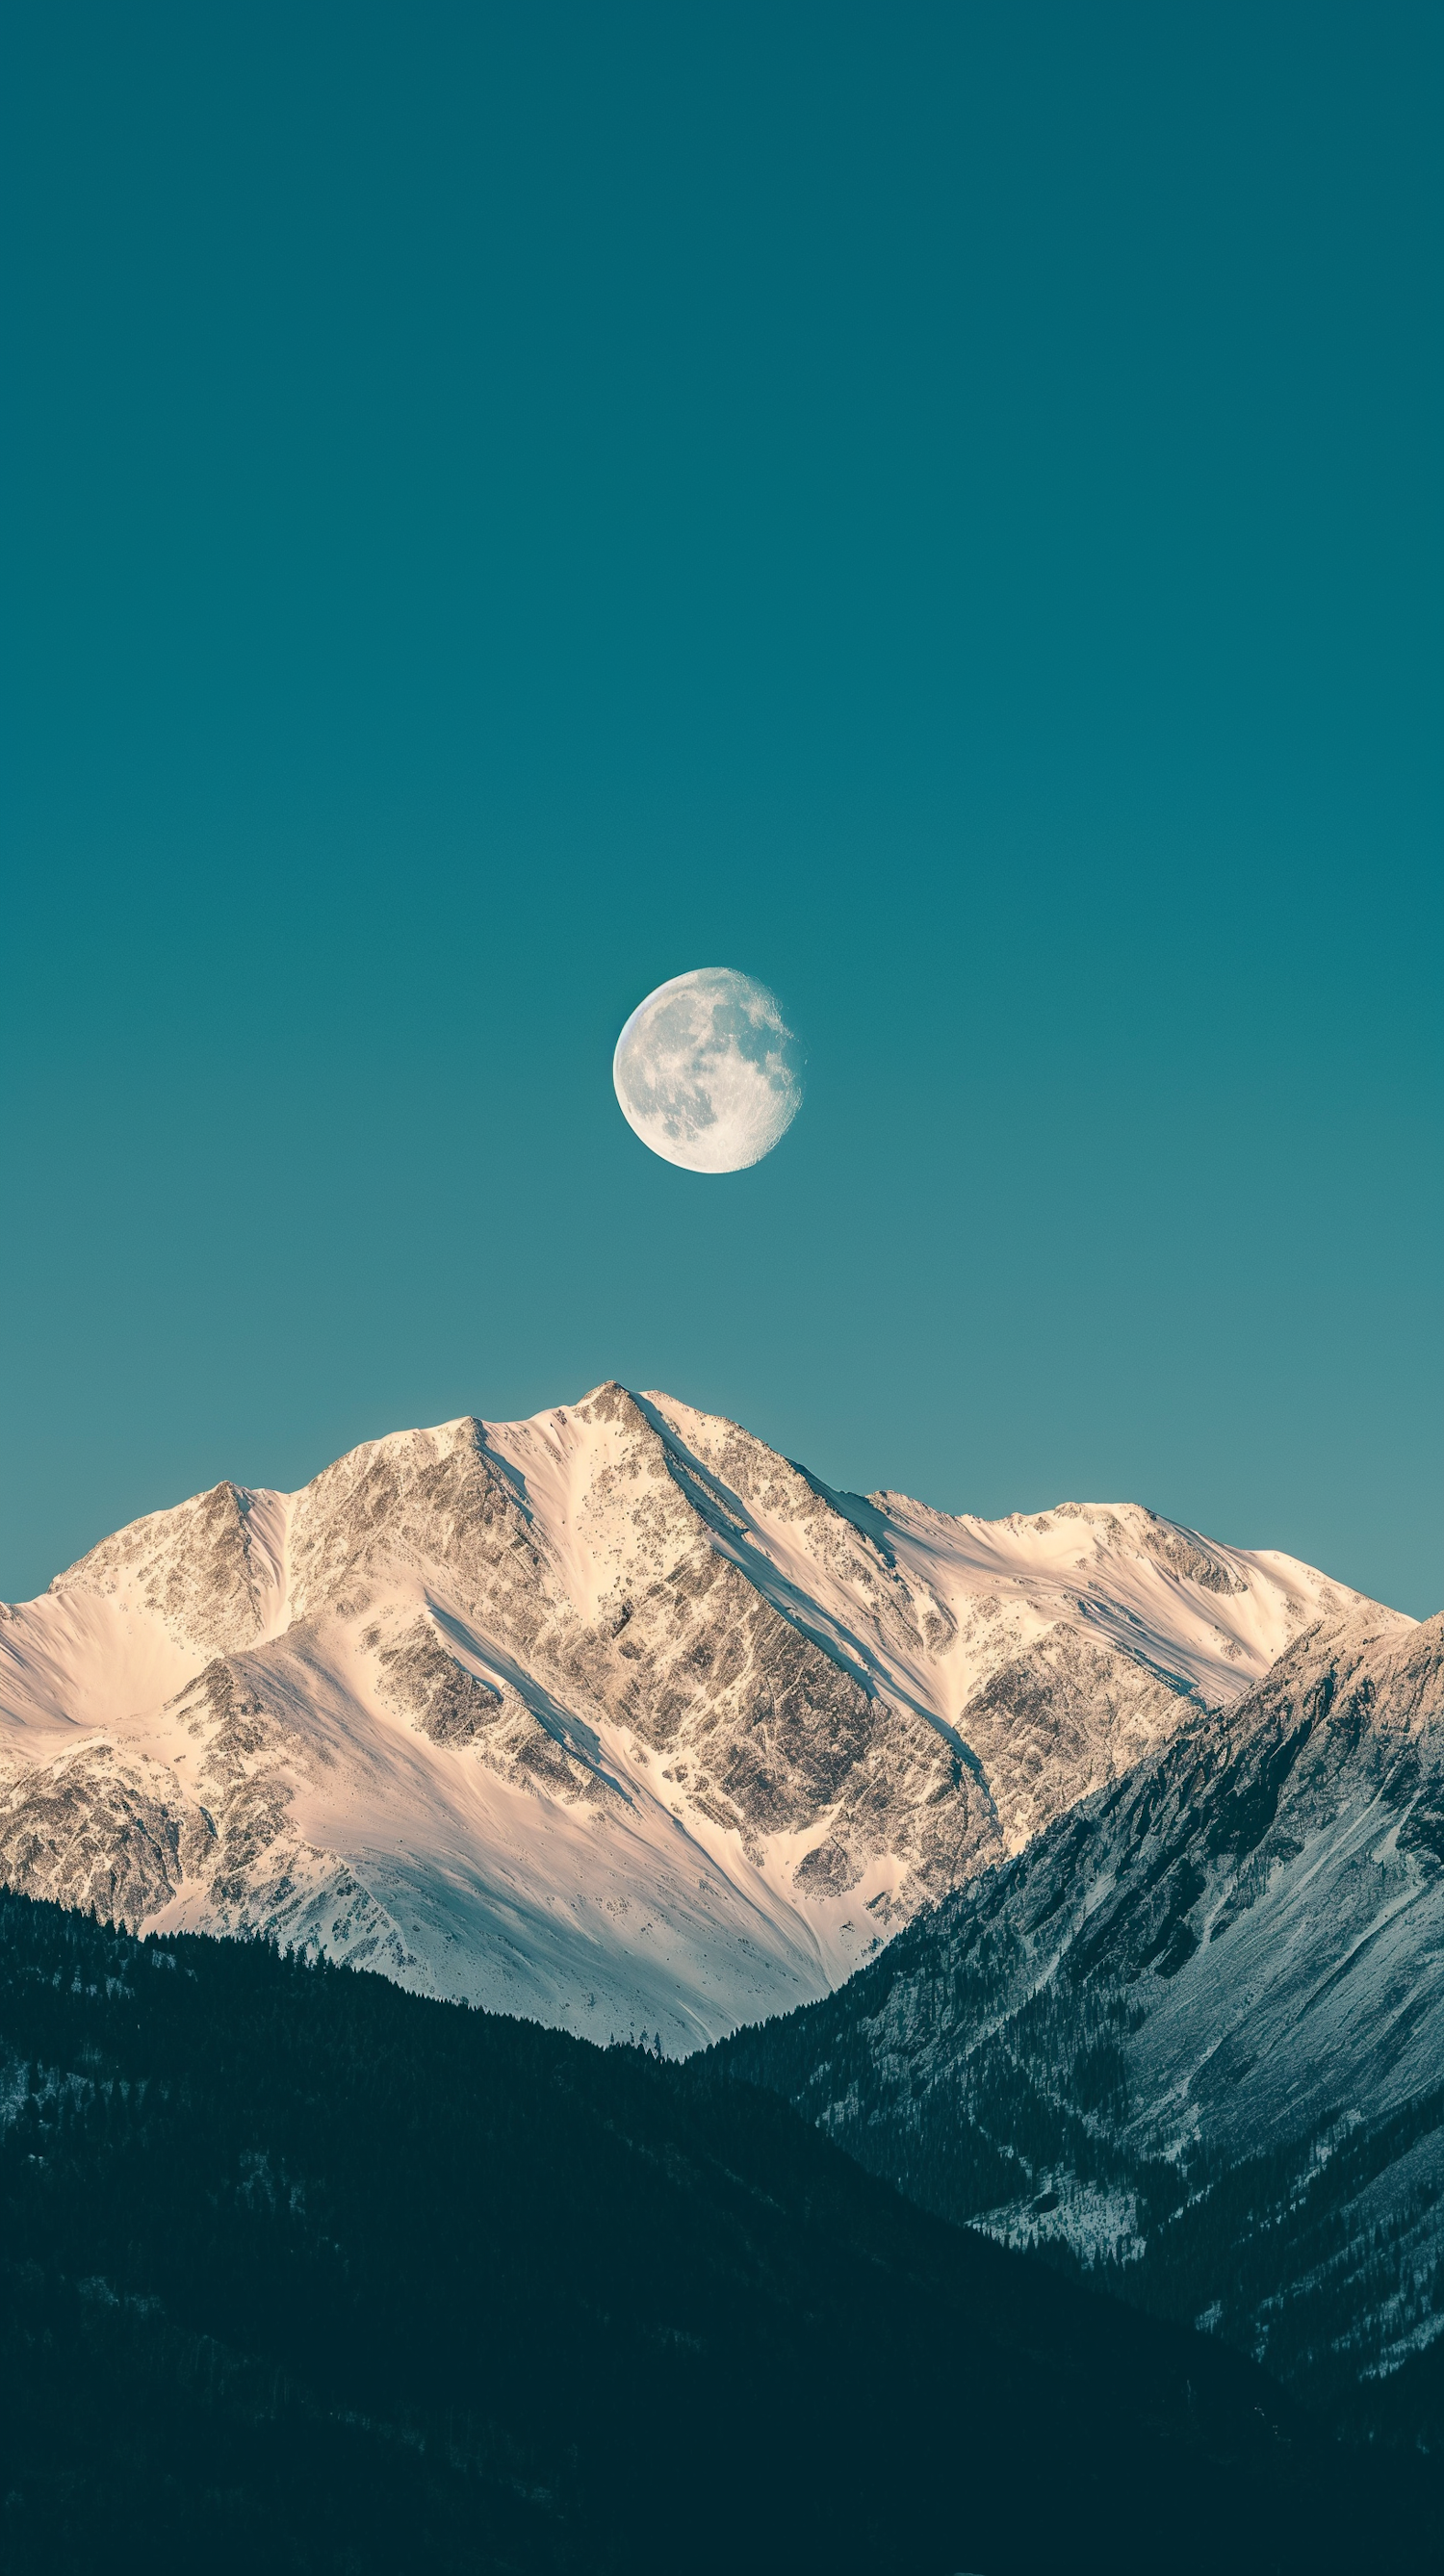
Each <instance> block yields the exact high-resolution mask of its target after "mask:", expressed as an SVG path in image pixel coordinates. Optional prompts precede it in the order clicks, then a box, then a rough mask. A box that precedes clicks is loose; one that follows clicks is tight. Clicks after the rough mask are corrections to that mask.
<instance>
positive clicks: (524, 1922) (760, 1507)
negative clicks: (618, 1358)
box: [0, 1384, 1356, 2049]
mask: <svg viewBox="0 0 1444 2576" xmlns="http://www.w3.org/2000/svg"><path fill="white" fill-rule="evenodd" d="M1355 1600H1356V1596H1354V1595H1352V1594H1350V1593H1348V1592H1347V1591H1346V1590H1344V1589H1343V1588H1342V1587H1339V1586H1335V1585H1332V1584H1330V1583H1329V1582H1328V1580H1327V1579H1326V1578H1325V1577H1323V1576H1321V1575H1319V1574H1317V1573H1315V1572H1314V1571H1313V1569H1311V1568H1308V1567H1304V1566H1301V1565H1299V1564H1297V1563H1296V1562H1295V1561H1294V1560H1292V1559H1289V1558H1285V1557H1279V1556H1274V1555H1269V1554H1257V1553H1253V1554H1250V1553H1247V1552H1244V1551H1240V1550H1234V1549H1229V1548H1225V1547H1222V1546H1219V1545H1218V1544H1216V1543H1215V1542H1213V1541H1210V1540H1206V1539H1203V1538H1201V1537H1199V1536H1198V1535H1197V1534H1196V1533H1194V1532H1191V1531H1186V1530H1182V1529H1180V1528H1178V1527H1176V1526H1175V1525H1174V1524H1172V1523H1169V1522H1167V1521H1164V1520H1161V1519H1159V1518H1158V1517H1157V1516H1156V1515H1154V1514H1152V1513H1150V1512H1147V1511H1145V1510H1143V1509H1142V1508H1141V1507H1139V1506H1135V1505H1122V1506H1116V1507H1109V1506H1080V1505H1075V1504H1064V1505H1062V1506H1060V1507H1059V1508H1058V1509H1057V1510H1056V1511H1054V1512H1052V1513H1042V1514H1037V1515H1032V1516H1015V1517H1014V1518H1013V1519H1011V1520H1008V1521H1004V1522H996V1523H988V1522H982V1521H978V1520H974V1519H970V1518H966V1517H965V1518H962V1519H954V1518H950V1517H949V1516H948V1515H945V1514H942V1513H938V1512H934V1511H931V1510H930V1509H928V1508H927V1507H926V1506H923V1505H918V1504H914V1503H911V1502H909V1501H908V1500H907V1499H906V1498H905V1497H901V1496H898V1495H894V1494H878V1495H874V1496H871V1497H868V1498H863V1497H858V1496H851V1495H845V1494H838V1493H834V1492H832V1491H830V1490H829V1489H828V1488H827V1487H826V1486H824V1485H823V1484H822V1483H821V1482H820V1481H819V1480H817V1479H816V1478H813V1477H811V1476H809V1475H808V1474H807V1473H806V1471H805V1470H803V1469H801V1468H799V1467H797V1466H795V1465H793V1464H792V1463H790V1462H789V1461H787V1460H786V1459H783V1458H781V1457H779V1456H778V1455H777V1454H776V1453H775V1452H773V1451H772V1450H770V1449H768V1448H767V1447H766V1446H765V1444H764V1443H762V1442H761V1441H759V1440H757V1439H755V1438H753V1437H752V1436H751V1435H750V1434H749V1433H747V1432H746V1431H743V1430H742V1429H740V1428H739V1427H738V1426H737V1425H735V1424H733V1423H729V1422H725V1421H722V1420H719V1419H717V1418H715V1417H711V1416H707V1415H704V1414H699V1413H697V1412H695V1411H693V1410H692V1409H690V1408H688V1407H686V1406H684V1405H681V1404H679V1403H677V1402H676V1401H675V1400H673V1399H671V1398H669V1397H666V1396H662V1395H653V1396H642V1397H635V1396H632V1395H630V1394H629V1393H628V1392H627V1391H626V1390H625V1389H623V1388H621V1387H619V1386H616V1385H613V1384H608V1385H605V1386H602V1387H599V1388H597V1389H595V1390H594V1391H593V1393H592V1394H591V1395H589V1396H588V1397H586V1398H584V1399H583V1400H582V1401H581V1402H580V1403H579V1404H576V1405H571V1406H562V1407H558V1408H556V1409H555V1410H553V1411H551V1412H549V1413H545V1414H541V1415H538V1416H536V1417H534V1418H533V1419H532V1420H531V1421H528V1422H522V1423H511V1424H487V1423H483V1422H480V1421H477V1420H474V1419H471V1418H466V1419H463V1420H461V1421H458V1422H455V1423H449V1424H445V1425H443V1426H441V1427H440V1428H439V1429H437V1430H434V1431H415V1432H403V1433H399V1434H396V1435H393V1436H391V1437H389V1438H386V1439H382V1440H376V1441H370V1442H367V1443H365V1444H363V1446H362V1447H360V1448H359V1449H356V1450H353V1451H352V1452H350V1453H349V1454H348V1455H347V1456H346V1457H344V1458H341V1459H339V1460H337V1462H336V1463H335V1464H334V1465H333V1466H331V1467H328V1468H326V1469H325V1470H324V1471H323V1473H322V1474H321V1475H319V1476H318V1477H316V1478H315V1479H314V1481H313V1482H312V1483H311V1484H310V1485H308V1486H306V1487H305V1488H304V1489H303V1490H302V1491H301V1492H299V1493H297V1494H295V1495H282V1494H277V1493H272V1492H261V1491H256V1492H252V1491H247V1490H245V1489H243V1488H239V1487H236V1486H234V1485H230V1484H222V1485H219V1486H217V1487H215V1488H214V1489H213V1491H212V1492H210V1493H208V1494H204V1495H200V1496H197V1497H195V1498H194V1499H193V1500H191V1501H190V1502H187V1503H184V1504H181V1505H180V1506H179V1507H178V1508H177V1509H175V1510H173V1511H168V1512H159V1513H155V1514H152V1515H150V1516H149V1517H148V1518H147V1519H144V1520H141V1521H138V1522H136V1523H134V1524H132V1525H131V1526H130V1527H129V1528H128V1529H125V1530H122V1531H120V1532H118V1533H117V1534H116V1535H115V1536H114V1537H113V1538H110V1539H107V1540H105V1541H103V1542H102V1543H101V1545H100V1546H99V1547H97V1548H95V1549H93V1550H92V1551H91V1552H90V1554H89V1555H88V1556H86V1557H84V1558H82V1559H81V1560H80V1562H79V1563H78V1564H77V1565H75V1566H73V1567H71V1568H70V1569H69V1570H68V1572H66V1573H65V1574H62V1575H60V1576H58V1577H57V1578H56V1581H55V1582H54V1584H52V1586H51V1588H50V1591H49V1593H48V1594H46V1595H43V1596H42V1597H41V1599H40V1600H38V1601H36V1602H32V1603H28V1604H24V1605H21V1606H19V1607H17V1608H15V1609H13V1610H10V1611H7V1612H6V1614H5V1615H4V1617H3V1619H0V1877H3V1878H4V1879H5V1880H6V1881H7V1882H8V1883H9V1884H11V1885H13V1886H15V1887H17V1888H21V1889H23V1890H24V1891H26V1892H28V1893H32V1894H37V1895H45V1896H52V1897H56V1898H59V1899H60V1900H61V1901H63V1902H65V1903H71V1904H76V1903H78V1904H83V1905H90V1904H94V1905H95V1906H96V1907H97V1908H98V1909H99V1910H100V1911H101V1912H102V1913H109V1914H111V1915H114V1916H115V1917H116V1918H117V1919H118V1920H122V1921H124V1922H126V1923H128V1924H131V1925H133V1926H138V1925H142V1924H145V1925H152V1924H154V1925H169V1926H174V1927H177V1928H178V1927H180V1926H183V1925H184V1926H191V1927H194V1928H200V1929H210V1930H220V1931H230V1932H236V1931H246V1930H253V1929H260V1930H265V1931H267V1932H269V1933H272V1934H274V1935H276V1936H277V1937H279V1938H281V1939H283V1940H286V1941H291V1942H299V1943H302V1944H310V1945H314V1946H316V1947H318V1948H320V1949H324V1950H326V1951H327V1952H329V1953H330V1954H331V1955H333V1956H337V1957H347V1958H350V1959H353V1960H354V1961H356V1962H357V1963H358V1964H363V1965H368V1966H372V1967H376V1968H379V1969H382V1970H384V1971H385V1972H386V1973H388V1974H390V1975H392V1976H395V1977H397V1978H399V1979H400V1980H401V1981H402V1982H404V1983H407V1984H412V1985H415V1986H417V1987H419V1988H422V1989H424V1990H429V1991H434V1992H439V1993H444V1994H456V1995H464V1996H468V1997H469V1998H471V1999H472V2000H475V2001H484V2002H487V2003H489V2004H491V2005H493V2006H497V2007H499V2008H501V2009H510V2010H513V2011H519V2012H524V2013H527V2014H530V2015H534V2016H535V2017H537V2018H540V2019H543V2020H552V2021H559V2022H563V2023H565V2024H566V2025H567V2026H569V2027H572V2028H576V2029H579V2030H584V2031H588V2032H590V2033H592V2034H594V2035H595V2036H598V2037H605V2036H608V2035H626V2034H627V2032H628V2031H635V2030H638V2029H639V2028H645V2029H647V2030H648V2031H650V2032H655V2033H657V2034H659V2035H660V2036H661V2038H662V2040H663V2042H664V2044H665V2045H666V2046H667V2047H668V2048H670V2049H678V2048H687V2047H691V2046H695V2045H697V2044H698V2043H699V2042H700V2041H702V2040H705V2039H707V2038H710V2037H714V2036H716V2035H717V2034H718V2033H719V2032H722V2031H725V2030H727V2029H729V2028H732V2027H734V2026H735V2025H736V2024H737V2023H738V2022H739V2021H746V2020H750V2019H753V2018H756V2017H757V2016H758V2015H759V2014H762V2013H767V2012H773V2011H777V2010H779V2009H787V2008H788V2007H789V2006H791V2005H792V2004H794V2003H796V2002H798V2001H799V2000H802V1999H805V1998H806V1997H808V1996H810V1995H816V1994H819V1993H822V1992H824V1991H825V1990H826V1989H827V1988H828V1987H829V1986H831V1985H834V1984H836V1983H837V1982H838V1981H839V1980H840V1979H841V1978H842V1977H844V1976H846V1975H847V1974H848V1973H849V1972H850V1970H851V1969H852V1968H853V1967H854V1966H855V1965H856V1964H857V1963H858V1961H859V1960H860V1959H862V1958H865V1957H866V1956H867V1955H868V1954H869V1952H870V1951H871V1950H873V1949H875V1948H876V1947H877V1946H878V1945H879V1943H880V1942H881V1941H882V1940H883V1939H885V1938H886V1937H887V1936H888V1934H889V1933H890V1932H891V1931H892V1930H894V1929H895V1928H896V1927H897V1926H898V1925H899V1924H901V1923H904V1922H906V1921H908V1920H909V1919H910V1917H911V1916H912V1915H913V1914H914V1913H915V1912H916V1911H917V1909H918V1907H919V1906H920V1905H923V1904H925V1903H927V1902H928V1901H930V1900H932V1899H935V1898H937V1897H939V1896H941V1895H943V1894H945V1893H946V1892H947V1891H948V1890H950V1889H952V1888H955V1887H957V1886H959V1885H960V1884H962V1883H963V1882H964V1881H966V1880H967V1879H969V1878H970V1877H971V1876H972V1875H974V1874H975V1873H976V1872H977V1871H979V1870H980V1869H983V1868H985V1867H987V1866H988V1865H989V1864H990V1863H992V1862H994V1861H995V1860H998V1859H1000V1858H1003V1857H1005V1856H1006V1855H1007V1854H1008V1853H1010V1852H1013V1851H1017V1850H1019V1849H1021V1848H1022V1847H1023V1846H1024V1845H1025V1844H1026V1843H1027V1842H1028V1841H1029V1839H1030V1838H1031V1837H1032V1836H1034V1835H1035V1834H1036V1833H1037V1832H1038V1831H1039V1830H1040V1829H1041V1828H1042V1827H1043V1826H1045V1825H1046V1824H1047V1823H1048V1822H1049V1820H1050V1819H1051V1818H1052V1817H1053V1816H1055V1815H1056V1814H1057V1813H1058V1812H1059V1811H1060V1810H1062V1809H1064V1808H1066V1807H1068V1806H1070V1805H1071V1804H1072V1803H1074V1802H1075V1801H1076V1800H1077V1799H1078V1798H1080V1797H1082V1796H1085V1795H1086V1794H1087V1793H1088V1792H1089V1791H1090V1790H1092V1789H1094V1788H1095V1787H1097V1785H1098V1784H1099V1783H1100V1782H1106V1781H1108V1780H1110V1779H1112V1778H1114V1777H1116V1776H1117V1775H1118V1774H1119V1773H1121V1772H1122V1771H1125V1770H1126V1769H1128V1768H1129V1767H1130V1766H1131V1765H1133V1764H1135V1763H1136V1762H1137V1761H1138V1760H1139V1759H1140V1758H1141V1757H1143V1756H1144V1755H1146V1754H1147V1753H1148V1752H1149V1750H1150V1749H1152V1748H1155V1747H1157V1746H1159V1745H1163V1744H1166V1743H1168V1742H1169V1741H1171V1740H1172V1738H1173V1737H1174V1736H1175V1735H1176V1734H1177V1733H1178V1731H1179V1729H1180V1727H1186V1726H1187V1725H1188V1724H1189V1723H1190V1721H1191V1720H1192V1719H1194V1718H1195V1717H1196V1716H1197V1715H1198V1713H1199V1712H1200V1711H1202V1710H1205V1709H1207V1708H1211V1707H1219V1706H1226V1705H1228V1704H1229V1703H1230V1702H1231V1701H1232V1700H1234V1699H1236V1698H1237V1697H1238V1696H1239V1694H1240V1693H1241V1692H1242V1691H1243V1690H1244V1689H1245V1688H1246V1687H1247V1685H1248V1684H1249V1682H1250V1681H1251V1680H1253V1679H1254V1678H1255V1677H1256V1676H1257V1675H1258V1674H1259V1673H1260V1672H1262V1671H1263V1670H1264V1669H1265V1668H1266V1667H1267V1666H1268V1665H1269V1664H1270V1663H1271V1662H1272V1661H1273V1660H1274V1657H1275V1656H1276V1655H1277V1654H1278V1653H1279V1652H1280V1651H1281V1650H1282V1648H1283V1647H1285V1646H1286V1645H1287V1644H1288V1642H1289V1640H1290V1639H1291V1638H1292V1637H1294V1636H1296V1635H1297V1634H1298V1632H1299V1630H1300V1629H1301V1628H1303V1627H1304V1626H1306V1625H1308V1624H1309V1623H1311V1622H1312V1621H1313V1620H1314V1619H1316V1618H1317V1616H1318V1615H1319V1613H1320V1611H1321V1610H1325V1611H1334V1612H1338V1611H1342V1610H1345V1609H1347V1608H1348V1607H1349V1606H1350V1605H1351V1604H1353V1603H1354V1602H1355Z"/></svg>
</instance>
